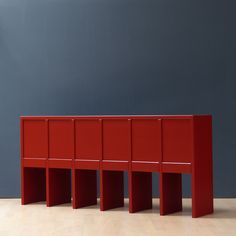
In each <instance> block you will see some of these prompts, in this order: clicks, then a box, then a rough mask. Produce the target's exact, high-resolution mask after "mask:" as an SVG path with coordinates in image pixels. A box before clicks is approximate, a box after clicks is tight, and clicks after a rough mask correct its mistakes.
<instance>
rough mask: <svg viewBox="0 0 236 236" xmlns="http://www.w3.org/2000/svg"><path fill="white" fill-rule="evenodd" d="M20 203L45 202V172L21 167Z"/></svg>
mask: <svg viewBox="0 0 236 236" xmlns="http://www.w3.org/2000/svg"><path fill="white" fill-rule="evenodd" d="M21 178H22V180H21V184H22V186H21V203H22V205H24V204H29V203H33V202H40V201H45V200H46V170H45V169H44V168H29V167H22V169H21Z"/></svg>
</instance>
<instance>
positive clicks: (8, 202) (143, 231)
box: [0, 199, 236, 236]
mask: <svg viewBox="0 0 236 236" xmlns="http://www.w3.org/2000/svg"><path fill="white" fill-rule="evenodd" d="M153 203H154V205H153V209H152V210H147V211H142V212H139V213H135V214H129V213H128V201H127V200H126V201H125V207H124V208H117V209H113V210H109V211H104V212H101V211H100V210H99V205H96V206H92V207H86V208H81V209H76V210H73V209H72V208H71V205H70V204H65V205H60V206H55V207H51V208H47V207H45V203H36V204H30V205H25V206H22V205H20V200H19V199H0V235H1V236H8V235H14V236H17V235H20V236H21V235H22V236H23V235H24V236H26V235H30V236H34V235H39V236H54V235H55V236H60V235H69V236H74V235H76V236H80V235H83V236H90V235H93V236H100V235H101V236H106V235H109V236H115V235H121V236H125V235H129V236H131V235H135V236H139V235H145V236H149V235H156V236H159V235H170V236H173V235H181V236H183V235H189V236H194V235H198V236H199V235H200V236H204V235H207V236H211V235H212V236H213V235H214V236H216V235H220V236H222V235H223V236H231V235H232V236H234V235H236V199H216V200H215V201H214V204H215V213H214V214H212V215H208V216H205V217H201V218H197V219H192V218H191V201H190V200H189V199H184V200H183V204H184V210H183V212H180V213H175V214H172V215H168V216H160V215H159V200H158V199H154V200H153Z"/></svg>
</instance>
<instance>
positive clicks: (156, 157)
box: [132, 119, 161, 162]
mask: <svg viewBox="0 0 236 236" xmlns="http://www.w3.org/2000/svg"><path fill="white" fill-rule="evenodd" d="M132 160H134V161H157V162H159V161H161V121H159V120H148V119H146V120H144V119H143V120H133V121H132Z"/></svg>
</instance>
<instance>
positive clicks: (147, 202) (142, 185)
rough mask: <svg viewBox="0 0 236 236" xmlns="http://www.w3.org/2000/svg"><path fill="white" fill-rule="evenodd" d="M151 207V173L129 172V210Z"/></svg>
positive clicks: (136, 210) (135, 210) (132, 211)
mask: <svg viewBox="0 0 236 236" xmlns="http://www.w3.org/2000/svg"><path fill="white" fill-rule="evenodd" d="M151 208H152V173H151V172H129V212H130V213H134V212H138V211H141V210H146V209H151Z"/></svg>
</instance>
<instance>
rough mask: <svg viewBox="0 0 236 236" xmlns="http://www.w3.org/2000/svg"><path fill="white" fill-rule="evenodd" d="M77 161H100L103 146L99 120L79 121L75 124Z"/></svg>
mask: <svg viewBox="0 0 236 236" xmlns="http://www.w3.org/2000/svg"><path fill="white" fill-rule="evenodd" d="M75 133H76V159H92V160H98V159H99V154H100V152H101V151H100V146H101V132H100V123H99V121H98V120H81V121H80V120H79V121H76V123H75Z"/></svg>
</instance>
